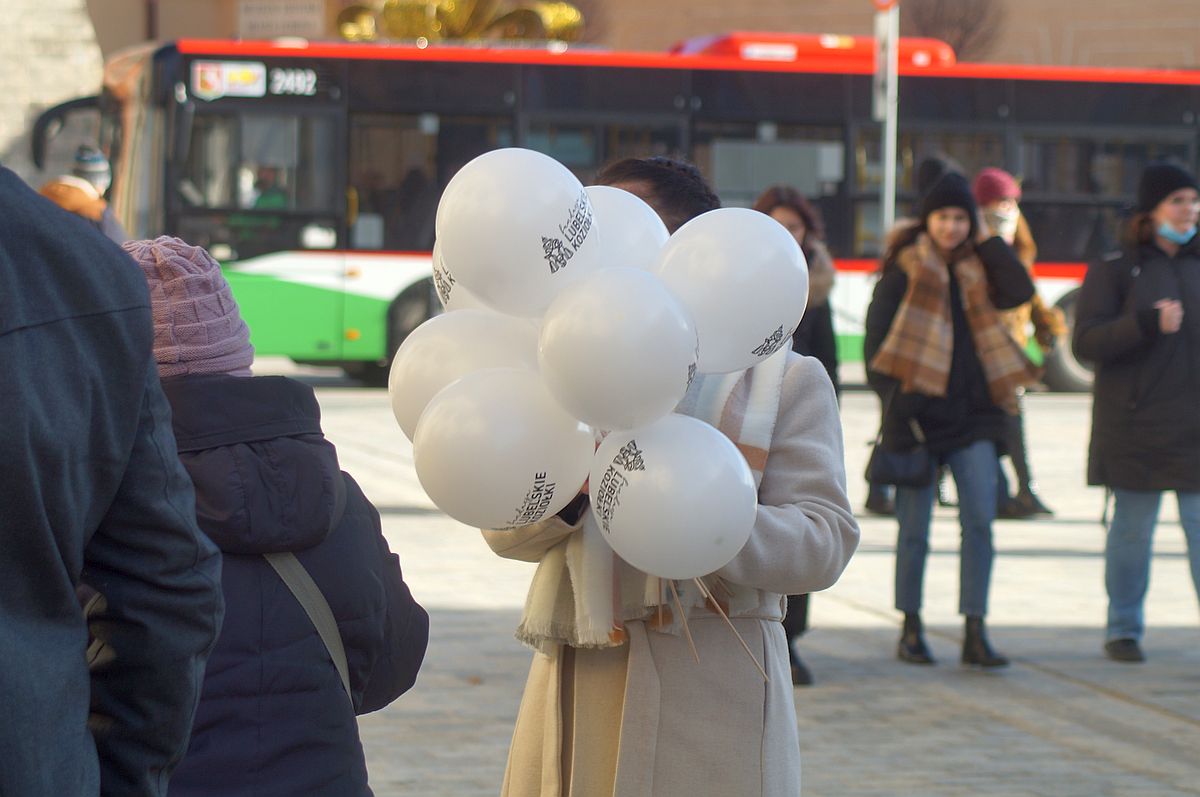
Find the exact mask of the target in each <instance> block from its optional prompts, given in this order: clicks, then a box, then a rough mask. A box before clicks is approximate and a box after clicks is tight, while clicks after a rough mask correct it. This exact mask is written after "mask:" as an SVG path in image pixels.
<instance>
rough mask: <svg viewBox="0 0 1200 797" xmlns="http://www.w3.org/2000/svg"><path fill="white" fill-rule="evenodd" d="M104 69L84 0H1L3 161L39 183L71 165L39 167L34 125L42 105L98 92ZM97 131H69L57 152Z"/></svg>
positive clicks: (0, 129)
mask: <svg viewBox="0 0 1200 797" xmlns="http://www.w3.org/2000/svg"><path fill="white" fill-rule="evenodd" d="M101 71H102V61H101V57H100V48H99V47H98V46H97V44H96V36H95V33H94V32H93V29H92V22H91V19H90V17H89V16H88V12H87V9H86V4H85V2H84V0H4V2H3V3H0V162H3V163H4V165H5V166H7V167H9V168H10V169H12V170H14V171H15V172H17V174H19V175H21V177H23V178H25V179H26V180H28V181H30V182H31V183H33V184H35V185H36V184H38V183H40V181H41V180H43V179H46V178H48V177H50V176H53V174H55V173H58V171H60V170H61V169H63V168H66V167H67V166H68V164H69V160H60V161H59V162H57V163H52V164H50V166H49V168H48V169H47V170H46V172H45V173H39V172H37V171H36V170H35V169H34V168H33V162H32V159H31V156H30V152H29V129H30V127H32V125H33V121H34V119H35V118H36V117H37V114H38V113H39V112H40V111H41V110H43V109H45V108H47V107H49V106H51V105H55V104H57V103H59V102H62V101H64V100H68V99H71V98H73V97H77V96H82V95H86V94H95V93H96V92H97V91H98V90H99V88H100V80H101ZM94 135H95V131H94V130H78V131H77V130H68V131H66V132H65V133H64V136H63V137H62V143H63V144H64V146H63V147H56V148H55V151H66V150H67V149H71V150H72V151H73V146H70V144H72V143H82V141H83V139H84V138H87V137H93V136H94ZM69 138H72V139H78V141H77V142H75V141H67V139H69Z"/></svg>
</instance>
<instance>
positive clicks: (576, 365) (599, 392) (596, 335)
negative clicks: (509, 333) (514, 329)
mask: <svg viewBox="0 0 1200 797" xmlns="http://www.w3.org/2000/svg"><path fill="white" fill-rule="evenodd" d="M538 364H539V366H540V367H541V372H542V378H543V379H544V380H545V382H546V387H547V388H549V390H550V393H551V394H552V395H553V396H554V398H556V399H557V400H558V402H559V403H560V404H561V405H562V406H563V408H564V409H565V410H566V411H567V412H569V413H571V414H572V415H574V416H575V417H576V418H578V419H579V420H581V421H584V422H585V423H588V424H590V425H592V426H595V427H598V428H600V429H632V428H633V427H635V426H643V425H645V424H647V423H650V422H651V421H653V420H656V419H658V418H661V417H662V416H664V415H666V414H667V413H669V412H670V411H671V410H673V409H674V408H675V405H676V404H678V403H679V400H680V399H681V398H683V394H684V393H685V392H687V388H688V385H689V384H690V383H691V380H692V377H693V376H694V375H695V373H696V327H695V325H694V324H693V323H692V319H691V317H690V316H689V315H688V313H687V310H685V309H684V307H683V305H682V304H680V303H679V300H678V299H676V298H675V297H674V296H672V295H671V292H670V291H669V290H667V288H666V286H665V285H663V283H662V280H660V279H659V278H658V277H656V276H654V275H653V274H651V273H649V272H648V271H642V270H640V269H636V268H606V269H601V270H600V271H597V272H596V273H595V274H590V275H588V276H587V277H586V278H584V279H582V280H580V281H579V282H576V283H575V284H574V285H570V286H568V287H567V288H565V289H564V290H563V292H562V293H560V294H559V295H558V297H557V298H556V299H555V300H554V301H553V302H552V303H551V304H550V307H548V308H547V309H546V314H545V316H543V317H542V330H541V335H540V337H539V338H538Z"/></svg>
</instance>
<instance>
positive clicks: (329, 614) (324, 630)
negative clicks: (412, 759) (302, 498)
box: [263, 480, 354, 706]
mask: <svg viewBox="0 0 1200 797" xmlns="http://www.w3.org/2000/svg"><path fill="white" fill-rule="evenodd" d="M338 486H339V487H340V488H341V489H339V490H338V491H337V496H336V499H335V500H336V504H335V508H334V513H333V518H334V520H333V525H335V526H336V525H337V524H338V523H340V522H341V519H342V513H343V512H344V511H345V508H346V488H345V482H344V481H341V480H339V482H338ZM263 558H264V559H266V560H267V564H269V565H270V566H271V567H272V568H273V569H274V570H275V572H276V573H278V574H279V577H280V578H281V579H282V580H283V583H284V585H286V586H287V588H288V591H289V592H291V593H292V595H293V596H295V598H296V600H297V601H298V602H299V603H300V608H302V609H304V613H305V614H307V615H308V619H309V620H311V621H312V624H313V625H314V626H315V627H316V629H317V635H318V636H320V637H321V641H322V642H324V643H325V649H326V650H328V651H329V657H330V658H331V659H333V666H334V667H336V668H337V671H338V676H339V677H340V678H341V679H342V687H343V688H344V689H345V690H346V697H348V698H350V704H351V706H353V705H354V693H353V692H351V691H350V665H349V664H348V663H347V661H346V648H345V646H344V645H343V644H342V635H341V633H339V632H338V627H337V620H335V619H334V617H333V610H332V609H330V608H329V601H327V600H325V596H324V595H323V594H321V588H320V587H318V586H317V582H315V581H313V577H312V576H311V575H309V572H308V570H306V569H305V568H304V565H302V564H301V563H300V560H299V559H297V558H296V556H295V554H293V553H290V552H288V551H282V552H280V553H265V554H263Z"/></svg>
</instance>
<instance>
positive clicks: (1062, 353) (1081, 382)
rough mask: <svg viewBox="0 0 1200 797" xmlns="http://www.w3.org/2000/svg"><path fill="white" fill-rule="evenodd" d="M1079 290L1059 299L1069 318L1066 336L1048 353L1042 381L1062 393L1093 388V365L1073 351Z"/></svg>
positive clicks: (1079, 391) (1085, 390)
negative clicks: (1076, 303) (1072, 343)
mask: <svg viewBox="0 0 1200 797" xmlns="http://www.w3.org/2000/svg"><path fill="white" fill-rule="evenodd" d="M1078 296H1079V291H1071V292H1070V293H1068V294H1067V295H1066V296H1064V297H1062V298H1061V299H1059V301H1058V304H1057V305H1056V306H1057V307H1059V308H1061V309H1062V311H1063V315H1065V316H1066V319H1067V334H1066V337H1064V338H1063V339H1061V340H1059V341H1058V342H1057V343H1055V345H1054V348H1053V349H1051V350H1050V352H1049V353H1048V354H1047V355H1046V374H1045V376H1043V377H1042V381H1043V382H1045V383H1046V387H1048V388H1050V389H1051V390H1056V391H1059V392H1062V393H1087V392H1088V391H1090V390H1091V389H1092V365H1091V363H1088V362H1083V361H1081V360H1078V359H1076V358H1075V353H1074V352H1072V351H1071V336H1072V334H1073V333H1074V332H1075V300H1076V298H1077V297H1078Z"/></svg>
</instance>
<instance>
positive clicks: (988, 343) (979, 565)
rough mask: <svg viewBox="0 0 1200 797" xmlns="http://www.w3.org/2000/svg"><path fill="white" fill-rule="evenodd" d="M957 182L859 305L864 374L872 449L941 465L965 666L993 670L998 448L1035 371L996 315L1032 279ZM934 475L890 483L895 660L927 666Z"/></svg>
mask: <svg viewBox="0 0 1200 797" xmlns="http://www.w3.org/2000/svg"><path fill="white" fill-rule="evenodd" d="M982 229H983V226H982V225H981V224H980V223H979V221H978V214H977V211H976V208H975V202H974V200H973V198H972V196H971V189H970V186H969V185H968V183H967V181H966V178H964V177H963V176H962V175H960V174H956V173H949V174H946V175H944V176H943V177H942V178H941V179H940V180H938V181H937V183H936V184H935V185H934V186H933V187H932V188H931V189H930V190H929V192H928V193H927V194H926V195H925V197H924V198H923V199H922V201H921V206H920V217H919V220H918V221H917V222H916V223H915V224H912V225H910V226H908V227H905V228H903V229H901V230H899V231H898V232H897V235H896V237H895V238H894V239H893V242H892V244H891V246H890V247H889V249H888V251H887V252H886V254H885V256H884V263H883V269H882V275H881V277H880V280H879V282H878V283H877V284H876V286H875V292H874V295H873V297H872V299H871V304H870V306H869V307H868V309H867V322H866V339H865V342H864V354H865V356H866V360H867V363H868V371H867V378H868V380H869V381H870V383H871V386H872V388H874V389H875V391H876V392H877V393H878V394H879V396H880V400H881V401H882V402H883V406H884V416H883V421H882V441H881V445H882V446H883V447H885V448H887V449H893V450H907V449H911V448H913V447H915V446H917V445H918V444H924V445H925V446H926V447H927V448H928V449H929V451H930V453H932V454H933V455H934V457H935V458H936V459H937V460H939V461H940V462H943V463H945V464H946V465H948V466H949V468H950V470H951V472H952V473H953V475H954V480H955V484H956V485H957V487H958V495H959V523H960V524H961V526H962V550H961V552H960V561H961V570H960V583H959V612H960V613H961V614H963V615H964V616H965V617H966V630H965V636H964V640H963V648H962V662H963V663H964V664H970V665H977V666H982V667H1002V666H1005V665H1007V664H1008V660H1007V659H1006V658H1004V657H1003V656H1001V655H1000V654H998V653H996V652H995V651H994V650H992V648H991V646H990V644H989V643H988V639H987V636H986V634H985V631H984V626H983V618H984V615H985V614H986V612H987V597H988V586H989V580H990V578H991V569H992V557H993V550H992V521H993V519H994V517H995V513H996V482H997V474H996V470H997V467H998V466H997V459H996V456H997V453H996V452H997V450H998V449H1000V448H1001V447H1002V446H1003V443H1004V439H1005V436H1006V427H1007V421H1006V414H1012V413H1014V412H1016V391H1017V388H1018V387H1020V386H1021V385H1023V384H1029V383H1030V382H1032V381H1033V380H1035V379H1036V378H1037V370H1036V369H1035V368H1034V367H1033V364H1032V363H1031V362H1030V361H1029V359H1028V358H1027V357H1026V356H1025V354H1024V352H1022V351H1021V349H1020V347H1018V346H1017V345H1016V343H1015V342H1014V341H1013V340H1012V337H1011V336H1009V335H1008V333H1007V332H1006V331H1005V329H1004V326H1003V322H1002V321H1001V319H1000V317H999V314H998V313H997V310H1002V309H1006V308H1009V307H1015V306H1017V305H1020V304H1022V303H1024V302H1027V301H1029V298H1030V296H1032V295H1033V282H1032V280H1030V278H1029V274H1028V272H1027V271H1026V270H1025V267H1024V265H1022V263H1021V261H1020V260H1019V259H1018V258H1017V256H1016V254H1014V252H1013V251H1012V249H1011V248H1009V246H1008V245H1007V244H1006V243H1004V241H1003V240H1001V239H1000V238H998V237H991V238H988V239H986V240H985V239H984V238H983V233H982V232H981V231H982ZM933 499H934V486H933V474H932V473H931V474H930V483H929V485H928V486H925V487H898V488H897V490H896V517H897V520H898V521H899V525H900V531H899V541H898V543H897V548H896V608H897V609H899V610H900V611H901V612H903V613H904V625H903V630H902V632H901V637H900V642H899V645H898V648H897V655H898V657H899V658H900V659H901V660H902V661H906V662H910V663H915V664H932V663H933V657H932V655H930V653H929V648H928V646H927V645H926V643H925V639H924V635H923V631H922V627H921V618H920V610H921V599H922V584H923V581H924V574H925V559H926V556H927V554H928V551H929V527H930V521H931V519H932V511H933Z"/></svg>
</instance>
